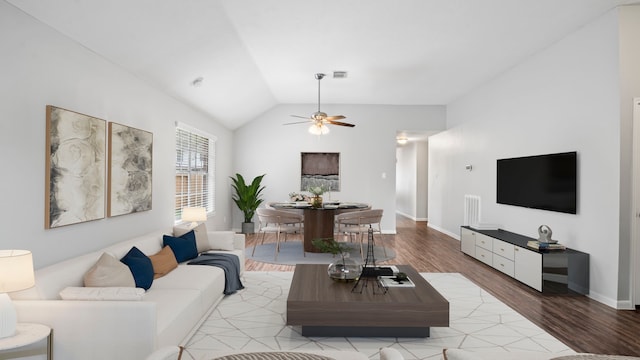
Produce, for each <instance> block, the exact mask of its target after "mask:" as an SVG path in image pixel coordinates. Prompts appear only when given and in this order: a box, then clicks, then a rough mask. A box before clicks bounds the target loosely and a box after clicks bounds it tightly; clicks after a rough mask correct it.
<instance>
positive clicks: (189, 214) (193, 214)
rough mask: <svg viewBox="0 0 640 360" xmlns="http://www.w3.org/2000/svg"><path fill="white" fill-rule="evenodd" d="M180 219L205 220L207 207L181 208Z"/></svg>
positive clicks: (188, 220)
mask: <svg viewBox="0 0 640 360" xmlns="http://www.w3.org/2000/svg"><path fill="white" fill-rule="evenodd" d="M182 221H187V222H197V221H207V209H205V208H203V207H188V208H184V209H182Z"/></svg>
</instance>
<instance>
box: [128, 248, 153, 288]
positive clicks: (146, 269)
mask: <svg viewBox="0 0 640 360" xmlns="http://www.w3.org/2000/svg"><path fill="white" fill-rule="evenodd" d="M120 261H122V262H123V263H124V264H125V265H127V266H128V267H129V270H131V273H132V274H133V280H134V281H135V282H136V287H139V288H143V289H145V290H149V288H150V287H151V284H152V283H153V265H152V264H151V259H149V257H148V256H147V255H145V254H144V253H143V252H142V251H140V249H138V248H137V247H135V246H134V247H132V248H131V250H129V252H128V253H127V255H125V256H124V257H123V258H122V259H120Z"/></svg>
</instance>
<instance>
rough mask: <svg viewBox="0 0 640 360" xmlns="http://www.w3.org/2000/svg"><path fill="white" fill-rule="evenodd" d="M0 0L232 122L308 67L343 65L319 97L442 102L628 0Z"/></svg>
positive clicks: (304, 80) (299, 78) (288, 93)
mask: <svg viewBox="0 0 640 360" xmlns="http://www.w3.org/2000/svg"><path fill="white" fill-rule="evenodd" d="M6 1H8V2H9V3H11V4H13V5H14V6H16V7H18V8H20V9H22V10H23V11H25V12H26V13H29V14H31V15H32V16H33V17H35V18H37V19H39V20H40V21H42V22H44V23H46V24H48V25H49V26H51V27H53V28H55V29H57V30H58V31H60V32H61V33H63V34H65V35H66V36H68V37H70V38H72V39H74V40H75V41H77V42H78V43H80V44H82V45H83V46H85V47H87V48H89V49H91V50H92V51H94V52H96V53H98V54H100V55H101V56H103V57H105V58H107V59H109V60H110V61H112V62H113V63H116V64H118V65H120V66H121V67H123V68H125V69H127V70H128V71H130V72H131V73H133V74H135V75H136V76H138V77H139V78H142V79H144V80H145V81H147V82H149V83H151V84H153V85H154V86H156V87H158V88H161V89H163V91H165V92H167V93H169V94H171V95H172V96H174V97H176V98H178V99H180V100H182V101H184V102H186V103H189V104H191V105H192V106H194V107H196V108H198V109H200V110H202V111H204V112H206V113H208V114H210V115H211V116H212V117H214V118H216V119H217V120H218V121H220V122H221V123H223V124H225V125H226V126H227V127H229V128H231V129H235V128H237V127H239V126H241V125H242V124H244V123H246V122H248V121H250V120H252V119H253V118H255V117H256V116H258V115H259V114H261V113H262V112H264V111H266V110H268V109H269V108H271V107H273V106H274V105H277V104H294V103H308V104H314V103H315V102H316V99H317V83H316V80H315V79H314V74H315V73H317V72H325V73H327V74H330V73H332V72H333V71H335V70H344V71H348V72H349V75H348V78H347V79H341V80H338V79H333V78H331V76H327V77H326V78H325V79H324V80H323V81H322V103H332V104H393V105H408V104H411V105H435V104H447V103H449V102H451V101H452V100H454V99H456V98H457V97H459V96H461V95H463V94H465V93H466V92H468V91H470V90H471V89H473V88H474V87H476V86H478V85H480V84H481V83H483V82H485V81H487V80H489V79H491V78H492V77H494V76H496V75H497V74H499V73H500V72H503V71H505V70H506V69H508V68H510V67H512V66H514V65H516V64H518V63H519V62H520V61H522V60H523V59H525V58H526V57H528V56H530V55H532V54H533V53H535V52H536V51H539V50H541V49H543V48H545V47H547V46H549V45H550V44H552V43H554V42H555V41H558V40H560V39H561V38H563V37H564V36H566V35H567V34H569V33H570V32H572V31H574V30H576V29H577V28H579V27H580V26H582V25H583V24H585V23H587V22H589V21H591V20H593V19H595V18H596V17H598V16H599V15H601V14H603V13H605V12H607V11H608V10H610V9H612V8H614V7H616V6H618V5H624V4H631V3H637V2H638V1H637V0H396V1H392V0H108V1H96V0H56V1H42V0H6ZM197 77H203V78H204V81H203V83H202V86H200V87H194V86H192V81H193V80H194V79H196V78H197ZM315 110H316V108H315V106H313V107H311V106H310V108H309V114H311V113H312V112H314V111H315ZM303 115H304V114H303ZM345 115H348V114H345Z"/></svg>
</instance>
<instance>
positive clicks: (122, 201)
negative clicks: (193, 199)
mask: <svg viewBox="0 0 640 360" xmlns="http://www.w3.org/2000/svg"><path fill="white" fill-rule="evenodd" d="M152 160H153V134H152V133H150V132H148V131H144V130H140V129H136V128H132V127H129V126H126V125H121V124H117V123H113V122H111V123H109V165H108V169H109V176H108V186H107V200H108V202H107V216H110V217H111V216H119V215H125V214H131V213H135V212H141V211H147V210H151V205H152V195H153V194H152V163H153V161H152Z"/></svg>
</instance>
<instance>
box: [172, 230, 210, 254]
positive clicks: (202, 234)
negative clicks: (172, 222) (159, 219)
mask: <svg viewBox="0 0 640 360" xmlns="http://www.w3.org/2000/svg"><path fill="white" fill-rule="evenodd" d="M191 230H193V232H194V233H195V235H196V248H197V249H198V254H200V253H201V252H205V251H207V250H211V246H209V239H208V237H207V227H206V226H205V225H204V223H202V224H200V225H198V226H196V227H195V228H193V229H191V228H190V227H189V225H182V226H174V227H173V236H176V237H179V236H182V235H184V234H186V233H188V232H189V231H191Z"/></svg>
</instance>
